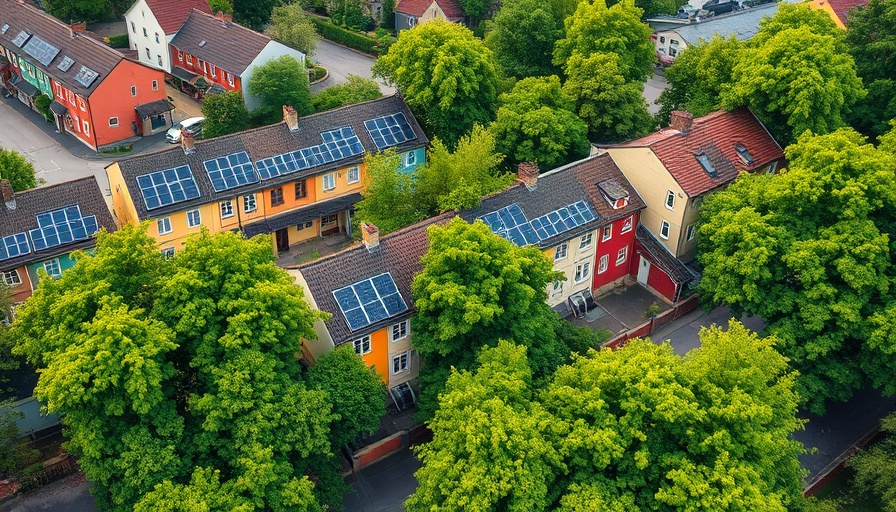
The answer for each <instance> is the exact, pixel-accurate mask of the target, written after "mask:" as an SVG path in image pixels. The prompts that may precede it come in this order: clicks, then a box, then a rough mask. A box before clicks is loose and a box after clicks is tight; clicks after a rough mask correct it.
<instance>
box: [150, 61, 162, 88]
mask: <svg viewBox="0 0 896 512" xmlns="http://www.w3.org/2000/svg"><path fill="white" fill-rule="evenodd" d="M159 58H160V59H161V58H162V56H161V55H160V56H159ZM152 90H154V91H158V90H159V81H158V80H153V81H152Z"/></svg>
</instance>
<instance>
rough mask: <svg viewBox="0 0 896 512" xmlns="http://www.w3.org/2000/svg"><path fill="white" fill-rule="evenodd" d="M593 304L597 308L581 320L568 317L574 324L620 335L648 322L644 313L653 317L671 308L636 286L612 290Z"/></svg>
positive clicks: (644, 289) (639, 286) (647, 316)
mask: <svg viewBox="0 0 896 512" xmlns="http://www.w3.org/2000/svg"><path fill="white" fill-rule="evenodd" d="M595 302H596V303H597V307H596V308H594V309H592V310H591V311H589V312H588V314H587V315H585V317H584V318H572V317H570V321H571V322H572V323H573V325H575V326H577V327H587V328H589V329H594V330H595V331H599V330H601V329H606V330H608V331H610V332H612V333H613V334H619V333H621V332H624V331H630V330H632V329H634V328H635V327H637V326H639V325H641V324H643V323H645V322H647V320H648V319H649V318H650V316H651V315H648V314H647V312H648V310H652V311H651V314H652V315H656V314H659V313H662V312H663V311H666V310H668V309H670V307H669V305H668V304H666V303H665V302H663V301H662V300H661V299H659V298H658V297H657V296H655V295H654V294H653V293H651V292H650V291H648V290H647V289H646V288H644V287H643V286H641V285H639V284H637V283H635V284H631V285H627V286H620V287H618V288H615V289H613V291H611V292H609V293H607V294H605V295H602V296H600V297H597V298H595Z"/></svg>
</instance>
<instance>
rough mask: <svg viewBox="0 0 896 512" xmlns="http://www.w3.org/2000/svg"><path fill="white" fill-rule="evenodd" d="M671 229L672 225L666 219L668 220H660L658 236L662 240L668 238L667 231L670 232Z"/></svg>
mask: <svg viewBox="0 0 896 512" xmlns="http://www.w3.org/2000/svg"><path fill="white" fill-rule="evenodd" d="M671 230H672V225H671V224H669V221H668V220H665V219H663V221H662V222H660V238H662V239H663V240H668V239H669V232H670V231H671ZM663 231H665V232H666V234H665V235H664V234H663Z"/></svg>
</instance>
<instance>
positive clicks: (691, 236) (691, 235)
mask: <svg viewBox="0 0 896 512" xmlns="http://www.w3.org/2000/svg"><path fill="white" fill-rule="evenodd" d="M685 237H686V238H687V239H688V241H691V240H693V239H694V225H693V224H691V225H689V226H688V229H687V230H686V231H685Z"/></svg>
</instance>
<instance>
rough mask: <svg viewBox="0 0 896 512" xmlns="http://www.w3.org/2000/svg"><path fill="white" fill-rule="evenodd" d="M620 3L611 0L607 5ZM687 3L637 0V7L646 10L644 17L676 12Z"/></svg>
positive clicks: (673, 0) (678, 0)
mask: <svg viewBox="0 0 896 512" xmlns="http://www.w3.org/2000/svg"><path fill="white" fill-rule="evenodd" d="M616 3H618V0H617V1H616V2H614V1H613V0H610V1H609V2H607V6H609V7H612V6H613V5H615V4H616ZM685 4H687V1H686V0H635V7H638V8H640V9H641V10H643V11H644V16H643V17H644V18H649V17H651V16H655V15H657V14H675V13H676V12H678V9H681V7H682V6H683V5H685Z"/></svg>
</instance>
